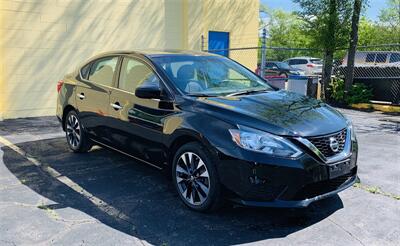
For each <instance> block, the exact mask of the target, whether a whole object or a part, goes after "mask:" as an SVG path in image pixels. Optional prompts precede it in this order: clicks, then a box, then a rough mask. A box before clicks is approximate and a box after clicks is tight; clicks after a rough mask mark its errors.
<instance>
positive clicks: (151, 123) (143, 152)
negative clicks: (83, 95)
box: [109, 57, 173, 165]
mask: <svg viewBox="0 0 400 246" xmlns="http://www.w3.org/2000/svg"><path fill="white" fill-rule="evenodd" d="M149 84H156V85H158V86H160V80H159V78H158V77H157V75H156V74H155V73H154V72H153V70H152V68H151V67H150V66H149V65H148V64H146V62H144V61H143V60H141V59H140V58H133V57H125V58H123V60H122V63H121V69H120V74H119V80H118V85H117V87H118V88H116V89H114V90H113V91H112V92H111V95H110V109H109V110H110V115H111V116H112V117H113V118H114V123H113V129H114V131H113V132H112V141H113V143H114V144H115V145H116V147H117V148H118V149H119V150H122V151H123V152H125V153H128V154H131V155H132V156H134V157H137V158H139V159H141V160H144V161H147V162H150V163H151V164H156V165H161V164H163V163H164V162H165V161H166V156H165V151H164V149H163V129H164V125H163V122H164V120H163V119H164V118H165V117H167V116H168V115H169V114H171V113H173V111H172V110H171V109H169V108H168V107H164V103H163V102H161V101H160V100H155V99H142V98H138V97H136V96H135V89H136V88H137V87H139V86H145V85H149Z"/></svg>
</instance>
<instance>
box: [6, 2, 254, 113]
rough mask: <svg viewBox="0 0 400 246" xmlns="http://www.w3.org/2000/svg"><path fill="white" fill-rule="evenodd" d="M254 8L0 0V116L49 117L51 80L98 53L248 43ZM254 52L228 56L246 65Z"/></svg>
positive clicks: (227, 4) (232, 4)
mask: <svg viewBox="0 0 400 246" xmlns="http://www.w3.org/2000/svg"><path fill="white" fill-rule="evenodd" d="M258 9H259V1H258V0H214V1H213V0H203V1H201V0H164V1H162V0H138V1H135V0H29V1H20V0H19V1H10V0H8V1H4V0H0V11H1V12H0V39H1V44H0V119H1V118H2V119H7V118H18V117H30V116H43V115H54V113H55V105H56V104H55V101H56V96H57V95H56V82H57V81H58V80H59V79H61V78H62V77H63V75H64V74H65V73H67V72H69V71H71V70H72V69H73V68H74V67H75V66H77V65H79V63H80V62H82V61H84V60H86V59H88V58H89V57H91V56H92V55H94V54H97V53H100V52H103V51H109V50H125V49H127V50H131V49H141V48H156V49H165V48H169V49H193V50H200V49H201V48H202V43H203V46H204V49H225V48H235V47H255V46H257V44H258ZM202 36H203V39H202ZM202 40H203V42H202ZM254 52H255V54H253V55H251V54H249V53H248V52H243V54H242V55H241V54H235V55H234V56H235V57H232V56H231V58H234V59H235V60H237V61H239V62H241V63H243V64H244V65H246V66H248V67H249V68H251V69H252V70H253V69H254V67H256V64H257V54H256V52H257V51H254ZM220 53H221V54H222V55H228V51H220Z"/></svg>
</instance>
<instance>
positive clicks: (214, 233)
mask: <svg viewBox="0 0 400 246" xmlns="http://www.w3.org/2000/svg"><path fill="white" fill-rule="evenodd" d="M18 147H20V148H21V149H23V150H24V151H25V152H26V153H27V154H28V156H32V157H34V158H35V159H37V160H39V161H40V163H42V166H41V167H38V166H36V165H34V164H33V163H31V162H30V161H29V160H28V159H26V158H25V157H23V156H21V155H20V154H18V153H16V152H15V151H14V150H13V149H11V148H9V147H2V151H3V152H4V155H3V161H4V164H5V165H6V167H7V168H8V169H9V170H10V171H11V172H12V173H13V174H14V175H15V176H16V177H17V178H18V179H19V180H20V181H21V183H23V184H24V185H26V186H27V187H29V188H30V189H32V190H33V191H35V192H36V193H38V194H40V195H42V196H44V197H46V198H48V199H50V200H52V201H53V202H54V203H55V204H54V205H51V206H49V208H51V209H55V210H57V209H62V208H66V207H71V208H74V209H77V210H79V211H82V212H84V213H86V214H88V215H89V216H91V217H93V218H95V219H97V220H98V221H100V222H102V223H103V224H105V225H107V226H109V227H112V228H114V229H117V230H119V231H121V232H124V233H126V234H129V235H132V236H135V237H137V238H139V239H140V240H145V241H147V242H149V243H151V244H157V245H159V244H164V243H166V244H169V245H183V244H185V245H187V244H192V243H193V244H196V245H232V244H239V243H250V242H255V241H260V240H265V239H270V238H281V237H286V236H287V235H289V234H291V233H294V232H296V231H299V230H302V229H304V228H307V227H309V226H311V225H313V224H315V223H317V222H319V221H321V220H323V219H325V218H326V217H328V216H329V215H331V214H332V213H334V212H335V211H337V210H339V209H341V208H343V204H342V201H341V199H340V198H339V197H338V196H334V197H331V198H328V199H326V200H322V201H319V202H316V203H314V204H312V205H311V206H310V207H308V208H306V209H276V208H263V209H260V208H245V207H235V206H232V204H228V205H226V206H225V207H223V208H222V209H221V210H219V211H217V212H215V213H212V214H203V213H197V212H193V211H190V210H189V209H187V208H186V207H185V206H184V205H183V203H182V202H181V201H179V198H178V195H177V194H176V193H175V191H174V189H173V186H172V184H171V182H170V181H169V180H168V179H167V178H166V175H165V173H163V172H162V171H158V170H156V169H154V168H151V167H149V166H146V165H145V164H142V163H138V162H137V161H135V160H133V159H130V158H128V157H125V156H123V155H121V154H118V153H116V152H113V151H110V150H107V149H103V148H95V149H94V150H92V151H91V152H89V153H87V154H75V153H72V152H71V151H70V150H69V149H68V147H67V144H66V142H65V139H64V138H54V139H46V140H38V141H32V142H25V143H21V144H18ZM47 167H51V168H52V169H54V170H56V171H57V172H58V173H59V175H61V176H65V177H67V178H68V179H69V180H71V181H73V182H74V183H76V184H78V185H79V186H81V187H82V188H83V189H85V190H86V191H88V192H89V193H91V194H92V195H93V196H95V197H97V198H99V199H101V200H102V201H104V202H105V203H107V204H108V205H109V206H112V207H113V208H115V209H116V211H118V212H116V213H114V212H113V211H112V210H110V211H111V212H110V211H107V209H104V208H102V207H101V205H99V204H96V205H95V204H94V203H92V202H91V201H90V199H88V197H87V196H85V195H83V194H81V193H80V192H77V191H75V190H74V189H71V188H70V187H69V186H67V185H65V184H64V183H62V182H60V181H59V179H57V178H54V177H53V176H51V175H49V174H48V172H46V170H48V168H47ZM121 214H123V215H124V216H121Z"/></svg>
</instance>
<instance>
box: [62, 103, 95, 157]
mask: <svg viewBox="0 0 400 246" xmlns="http://www.w3.org/2000/svg"><path fill="white" fill-rule="evenodd" d="M65 136H66V138H67V143H68V146H69V148H70V149H71V150H72V151H74V152H80V153H83V152H88V151H89V150H90V148H91V147H92V144H91V143H90V140H89V139H88V137H87V135H86V133H85V131H84V129H83V127H82V124H81V122H80V120H79V117H78V114H77V113H76V112H75V111H74V110H71V111H69V112H68V114H67V117H66V118H65Z"/></svg>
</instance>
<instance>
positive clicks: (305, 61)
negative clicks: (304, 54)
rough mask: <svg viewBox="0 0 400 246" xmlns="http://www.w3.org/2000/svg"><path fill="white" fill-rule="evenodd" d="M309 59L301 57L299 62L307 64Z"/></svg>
mask: <svg viewBox="0 0 400 246" xmlns="http://www.w3.org/2000/svg"><path fill="white" fill-rule="evenodd" d="M307 63H308V61H307V60H304V59H300V60H299V61H298V63H297V64H307Z"/></svg>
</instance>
